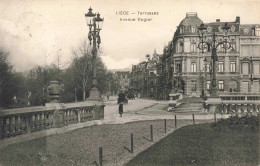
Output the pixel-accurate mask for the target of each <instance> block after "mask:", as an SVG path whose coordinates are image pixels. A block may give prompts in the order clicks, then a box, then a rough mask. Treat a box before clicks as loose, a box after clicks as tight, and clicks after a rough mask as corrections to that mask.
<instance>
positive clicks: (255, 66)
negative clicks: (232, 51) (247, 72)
mask: <svg viewBox="0 0 260 166" xmlns="http://www.w3.org/2000/svg"><path fill="white" fill-rule="evenodd" d="M253 72H254V74H259V62H257V61H255V62H253Z"/></svg>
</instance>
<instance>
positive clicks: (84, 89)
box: [82, 81, 86, 101]
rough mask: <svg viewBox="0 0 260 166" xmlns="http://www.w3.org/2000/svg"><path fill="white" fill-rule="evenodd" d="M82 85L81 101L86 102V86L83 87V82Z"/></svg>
mask: <svg viewBox="0 0 260 166" xmlns="http://www.w3.org/2000/svg"><path fill="white" fill-rule="evenodd" d="M82 84H83V86H82V87H83V101H85V100H86V85H85V82H84V81H82Z"/></svg>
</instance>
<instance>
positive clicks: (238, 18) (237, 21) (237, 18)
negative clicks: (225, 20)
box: [236, 16, 240, 24]
mask: <svg viewBox="0 0 260 166" xmlns="http://www.w3.org/2000/svg"><path fill="white" fill-rule="evenodd" d="M236 23H239V24H240V17H239V16H237V17H236Z"/></svg>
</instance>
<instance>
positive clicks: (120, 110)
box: [119, 102, 124, 117]
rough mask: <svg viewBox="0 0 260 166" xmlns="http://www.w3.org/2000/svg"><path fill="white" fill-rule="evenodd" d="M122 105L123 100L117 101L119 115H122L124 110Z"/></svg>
mask: <svg viewBox="0 0 260 166" xmlns="http://www.w3.org/2000/svg"><path fill="white" fill-rule="evenodd" d="M123 105H124V103H123V102H120V103H119V114H120V117H122V115H123V112H124V110H123Z"/></svg>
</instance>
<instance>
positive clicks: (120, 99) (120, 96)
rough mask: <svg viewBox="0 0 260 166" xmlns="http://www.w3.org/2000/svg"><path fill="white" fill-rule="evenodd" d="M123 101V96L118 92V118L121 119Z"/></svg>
mask: <svg viewBox="0 0 260 166" xmlns="http://www.w3.org/2000/svg"><path fill="white" fill-rule="evenodd" d="M124 101H125V94H124V93H123V92H122V91H120V93H119V94H118V104H119V114H120V117H122V114H123V112H124V111H123V104H124Z"/></svg>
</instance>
